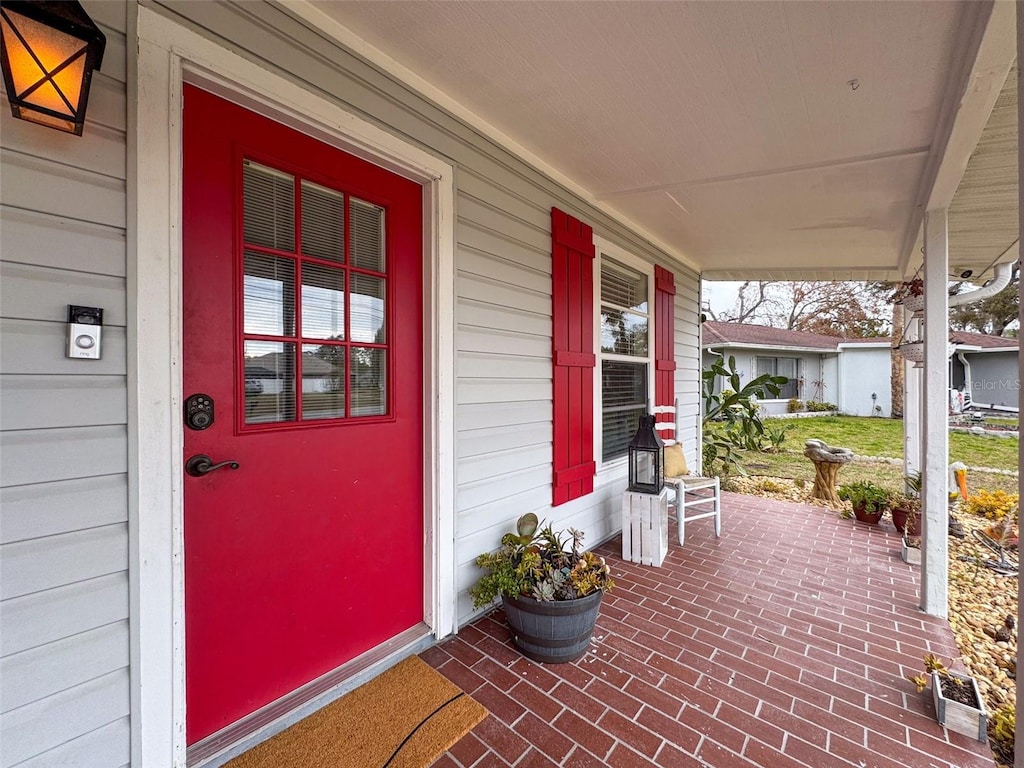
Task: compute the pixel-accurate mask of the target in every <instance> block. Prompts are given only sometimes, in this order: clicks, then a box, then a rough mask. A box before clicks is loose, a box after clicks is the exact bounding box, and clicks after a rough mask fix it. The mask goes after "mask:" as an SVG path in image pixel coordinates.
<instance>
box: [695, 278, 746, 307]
mask: <svg viewBox="0 0 1024 768" xmlns="http://www.w3.org/2000/svg"><path fill="white" fill-rule="evenodd" d="M741 285H743V283H742V282H740V281H728V280H723V281H711V280H705V281H704V283H703V291H704V293H703V301H704V302H705V303H707V304H709V305H710V306H711V311H712V312H714V313H715V314H716V315H720V314H721V313H722V312H724V311H727V310H730V309H732V308H733V306H734V305H735V304H736V291H737V290H738V289H739V287H740V286H741Z"/></svg>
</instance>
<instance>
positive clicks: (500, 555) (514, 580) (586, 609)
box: [469, 512, 614, 663]
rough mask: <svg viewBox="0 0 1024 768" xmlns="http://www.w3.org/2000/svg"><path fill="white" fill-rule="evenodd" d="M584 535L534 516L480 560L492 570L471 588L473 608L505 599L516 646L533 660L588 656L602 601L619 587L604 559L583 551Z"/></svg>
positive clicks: (522, 521) (557, 660)
mask: <svg viewBox="0 0 1024 768" xmlns="http://www.w3.org/2000/svg"><path fill="white" fill-rule="evenodd" d="M582 543H583V534H582V533H580V532H579V531H577V530H575V529H572V528H570V529H569V530H568V532H556V531H555V530H554V529H553V528H552V527H551V526H550V525H547V526H544V527H543V528H542V527H540V524H539V522H538V520H537V516H536V515H535V514H533V513H532V512H531V513H529V514H526V515H523V516H522V517H520V518H519V520H518V521H517V523H516V533H506V534H505V535H504V536H502V538H501V548H500V549H499V550H498V551H497V552H487V553H484V554H482V555H480V556H479V557H477V558H476V561H475V562H476V565H477V566H478V567H479V568H482V569H484V570H486V571H487V573H486V574H485V575H483V576H482V577H480V580H479V581H477V583H476V584H475V585H474V586H472V587H470V589H469V594H470V596H471V597H472V598H473V605H474V606H476V607H478V608H479V607H480V606H483V605H487V604H488V603H491V602H493V601H494V600H495V599H496V598H497V597H501V601H502V605H503V607H504V609H505V618H506V619H507V620H508V625H509V629H510V630H511V631H512V642H513V643H515V645H516V647H517V648H519V650H520V651H522V652H523V654H524V655H526V656H527V657H528V658H531V659H533V660H534V661H541V662H546V663H561V662H566V661H575V660H576V659H578V658H580V657H581V656H583V654H585V653H586V652H587V647H588V646H589V644H590V638H591V636H592V635H593V632H594V626H595V624H596V623H597V614H598V611H599V610H600V607H601V597H602V595H603V594H604V593H605V592H606V591H607V590H609V589H611V588H612V587H613V586H614V583H613V582H612V579H611V570H610V569H609V568H608V565H607V563H605V561H604V558H602V557H598V556H597V555H595V554H594V553H593V552H589V551H584V550H583V549H582Z"/></svg>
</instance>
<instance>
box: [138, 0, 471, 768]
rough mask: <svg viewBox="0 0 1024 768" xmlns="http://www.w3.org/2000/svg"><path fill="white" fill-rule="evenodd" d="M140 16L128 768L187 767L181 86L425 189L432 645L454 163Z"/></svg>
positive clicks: (446, 480) (444, 454)
mask: <svg viewBox="0 0 1024 768" xmlns="http://www.w3.org/2000/svg"><path fill="white" fill-rule="evenodd" d="M133 5H134V4H133ZM134 7H135V8H137V16H134V15H133V14H132V13H131V11H129V17H130V19H129V44H128V50H129V56H130V60H129V75H128V110H129V115H128V190H127V191H128V195H127V199H128V222H129V223H128V236H127V246H128V266H127V275H128V380H129V385H128V425H129V428H128V432H129V434H128V467H129V501H128V504H129V507H128V509H129V529H130V530H129V542H130V544H129V546H130V551H129V558H130V560H129V574H130V617H131V619H130V638H131V740H132V744H131V746H132V749H131V764H132V765H133V766H143V765H145V766H151V765H173V766H180V767H181V768H184V766H185V759H186V758H185V643H184V640H185V611H184V560H183V537H182V532H183V505H182V460H181V455H182V444H183V427H182V420H181V403H182V385H181V360H182V349H181V347H182V340H181V315H182V309H181V306H182V305H181V103H182V101H181V99H182V85H183V83H185V82H190V83H194V84H197V85H201V86H202V87H203V88H205V89H207V90H210V91H212V92H214V93H217V94H218V95H221V96H224V97H226V98H228V99H230V100H231V101H233V102H235V103H238V104H240V105H242V106H245V107H246V108H249V109H252V110H253V111H256V112H258V113H260V114H263V115H267V116H270V117H272V118H273V119H275V120H278V121H280V122H282V123H284V124H286V125H289V126H291V127H293V128H295V129H297V130H299V131H301V132H303V133H306V134H309V135H311V136H314V137H315V138H317V139H320V140H322V141H324V142H326V143H328V144H331V145H333V146H336V147H338V148H339V149H342V150H344V151H346V152H349V153H351V154H355V155H357V156H359V157H362V158H364V159H366V160H369V161H371V162H373V163H375V164H376V165H379V166H382V167H384V168H386V169H388V170H391V171H393V172H395V173H398V174H399V175H401V176H404V177H406V178H410V179H413V180H415V181H418V182H419V183H421V184H423V185H424V189H425V191H426V194H425V196H424V197H425V201H424V256H425V271H424V301H425V307H426V309H425V317H424V328H425V329H426V330H425V339H424V363H425V369H424V370H425V377H426V381H427V386H426V388H425V389H426V391H425V393H424V409H425V413H424V422H425V423H424V433H425V436H424V457H425V458H424V476H425V487H424V494H425V497H424V498H425V499H426V504H425V510H424V515H425V528H426V544H425V547H426V550H425V574H424V579H425V581H424V584H425V592H426V595H425V600H424V622H425V623H426V624H427V625H428V626H430V628H431V631H432V632H433V634H434V635H435V636H436V637H444V636H446V635H448V634H451V633H452V632H454V631H455V629H456V586H455V545H454V541H455V515H454V509H455V490H454V489H455V428H454V424H455V395H454V392H455V387H454V375H455V364H454V360H455V338H454V285H455V218H454V213H455V181H454V179H455V175H454V169H453V167H452V165H451V164H450V163H447V162H445V161H444V160H442V159H439V158H438V157H435V156H434V155H431V154H430V153H428V152H425V151H424V150H422V149H419V148H418V147H415V146H413V145H411V144H408V143H406V142H404V141H402V140H401V139H399V138H397V137H395V136H393V135H392V134H390V133H388V132H386V131H384V130H383V129H381V128H379V127H377V126H375V125H373V124H371V123H369V122H367V121H365V120H363V119H361V118H359V117H356V116H355V115H353V114H350V113H349V112H347V111H346V110H345V109H344V108H343V107H341V106H340V105H338V104H335V103H332V102H329V101H326V100H325V99H323V98H321V97H320V96H317V95H315V94H313V93H311V92H309V91H306V90H304V89H303V88H301V87H300V86H298V85H296V84H295V83H293V82H290V81H288V80H286V79H284V78H283V77H281V76H280V75H277V74H275V73H273V72H271V71H269V70H266V69H264V68H262V67H260V66H259V65H257V64H255V63H253V62H251V61H249V60H247V59H245V58H243V57H241V56H239V55H238V54H236V53H233V52H231V51H229V50H228V49H226V48H223V47H221V46H220V45H218V44H217V43H215V42H213V41H211V40H207V39H206V38H204V37H202V36H201V35H198V34H196V33H195V32H192V31H191V30H189V29H187V28H185V27H183V26H180V25H179V24H177V23H175V22H174V21H172V20H170V19H168V18H165V17H163V16H161V15H160V14H159V13H156V12H155V11H153V10H151V9H149V8H145V7H142V6H138V5H135V6H134ZM132 27H134V28H135V30H136V31H137V35H138V47H137V49H135V46H134V45H133V44H132V43H133V39H132Z"/></svg>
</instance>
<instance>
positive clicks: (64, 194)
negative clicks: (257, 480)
mask: <svg viewBox="0 0 1024 768" xmlns="http://www.w3.org/2000/svg"><path fill="white" fill-rule="evenodd" d="M83 5H84V7H85V9H86V12H88V13H89V14H90V15H91V16H92V18H93V19H94V20H95V21H96V22H97V24H99V26H100V27H101V29H102V30H103V32H104V34H105V35H106V36H107V49H106V54H105V56H104V61H103V68H102V70H101V71H100V72H98V73H97V74H95V75H94V77H93V80H92V92H91V96H90V99H89V113H88V122H87V123H86V126H85V131H84V134H83V135H82V136H81V137H76V136H70V135H67V134H61V133H58V132H56V131H53V130H50V129H47V128H43V127H40V126H38V125H34V124H30V123H28V122H25V121H21V120H14V119H12V118H11V116H10V114H9V109H8V106H7V104H6V103H4V104H2V105H0V109H2V110H3V111H4V113H5V114H4V117H3V128H2V131H0V144H2V155H0V162H2V170H0V307H2V318H0V332H2V334H3V344H2V346H0V387H2V391H3V393H2V397H0V468H2V469H0V623H2V627H3V628H2V631H0V679H2V680H3V687H2V689H0V743H2V744H3V749H2V750H0V765H2V766H3V768H8V767H9V766H19V768H41V767H42V766H47V768H56V767H57V766H72V765H76V766H77V765H82V766H85V765H89V766H93V765H96V766H99V765H103V766H111V767H114V768H116V767H117V766H122V765H126V764H128V761H129V737H128V732H129V727H128V714H129V706H128V698H129V693H128V676H129V671H128V663H129V661H128V659H129V654H128V573H127V567H128V529H127V488H126V480H125V472H126V465H127V436H126V387H125V370H126V350H125V325H126V310H125V307H126V297H125V229H124V228H125V220H126V207H125V168H126V150H125V123H126V121H125V115H126V109H125V29H126V22H127V17H126V6H125V5H124V4H122V3H110V2H97V1H95V0H93V1H91V2H90V1H89V0H85V2H84V3H83ZM68 304H80V305H87V306H97V307H102V308H103V309H104V328H103V342H102V343H103V357H102V359H101V360H97V361H92V360H69V359H67V358H65V356H64V348H65V344H66V342H65V328H66V325H65V320H66V318H67V305H68Z"/></svg>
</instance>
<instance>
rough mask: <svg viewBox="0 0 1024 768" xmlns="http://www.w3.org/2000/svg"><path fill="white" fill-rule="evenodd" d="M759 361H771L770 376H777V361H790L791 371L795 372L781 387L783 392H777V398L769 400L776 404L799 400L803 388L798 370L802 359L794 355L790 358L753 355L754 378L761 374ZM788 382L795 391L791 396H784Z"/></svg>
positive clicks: (801, 364)
mask: <svg viewBox="0 0 1024 768" xmlns="http://www.w3.org/2000/svg"><path fill="white" fill-rule="evenodd" d="M760 360H771V361H772V372H771V375H772V376H778V375H779V360H792V361H793V363H794V365H793V370H794V371H795V374H794V376H793V377H792V378H791V379H790V380H789V382H787V384H784V385H783V391H782V392H779V396H778V397H774V398H770V400H772V401H777V402H782V401H788V400H793V399H796V400H799V399H801V396H802V393H801V390H802V388H803V386H802V385H803V377H802V376H801V375H800V370H801V368H802V367H803V358H802V357H800V356H799V355H794V356H792V357H789V356H786V355H758V354H755V355H754V369H753V370H754V376H755V377H757V376H760V375H761V373H760V366H759V365H758V361H760ZM790 382H791V383H792V384H793V387H794V389H795V393H794V394H792V395H787V394H785V387H786V386H788V384H789V383H790ZM766 402H767V401H766Z"/></svg>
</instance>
